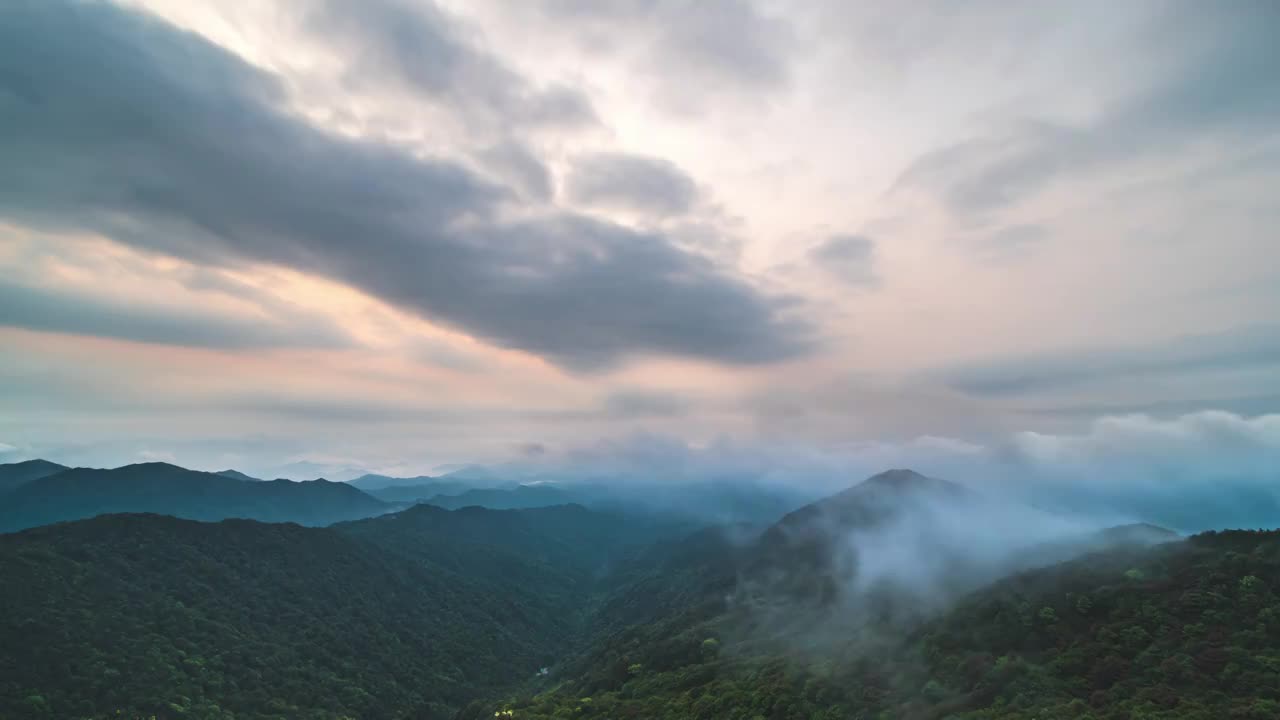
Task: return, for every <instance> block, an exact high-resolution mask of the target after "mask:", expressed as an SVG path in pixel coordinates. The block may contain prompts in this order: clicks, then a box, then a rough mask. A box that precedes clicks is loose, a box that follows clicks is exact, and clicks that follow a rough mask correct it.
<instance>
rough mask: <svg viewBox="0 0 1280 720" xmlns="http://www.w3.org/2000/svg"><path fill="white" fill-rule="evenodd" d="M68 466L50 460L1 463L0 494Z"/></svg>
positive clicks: (65, 468)
mask: <svg viewBox="0 0 1280 720" xmlns="http://www.w3.org/2000/svg"><path fill="white" fill-rule="evenodd" d="M67 469H68V468H67V466H65V465H59V464H58V463H54V462H49V461H48V460H24V461H22V462H17V463H7V464H4V465H0V495H3V494H4V493H7V492H9V491H10V490H15V489H17V488H19V487H21V486H23V485H26V484H27V483H29V482H31V481H32V480H39V479H40V478H42V477H45V476H47V475H52V474H54V473H59V472H62V471H63V470H67Z"/></svg>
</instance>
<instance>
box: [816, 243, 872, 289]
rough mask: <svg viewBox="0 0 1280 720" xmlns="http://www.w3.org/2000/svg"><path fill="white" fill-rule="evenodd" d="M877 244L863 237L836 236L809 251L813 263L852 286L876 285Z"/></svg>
mask: <svg viewBox="0 0 1280 720" xmlns="http://www.w3.org/2000/svg"><path fill="white" fill-rule="evenodd" d="M875 250H876V244H875V242H874V241H872V240H871V238H868V237H863V236H861V235H833V236H831V237H829V238H827V239H826V240H824V241H823V242H822V243H821V244H819V245H818V246H816V247H814V248H813V249H812V250H810V251H809V260H810V261H811V262H813V264H815V265H817V266H818V267H820V268H822V269H823V270H824V271H826V272H827V273H829V274H830V275H831V276H832V277H834V278H836V279H837V280H839V281H840V282H843V283H845V284H848V285H875V284H876V283H877V282H879V277H878V276H877V275H876V272H875Z"/></svg>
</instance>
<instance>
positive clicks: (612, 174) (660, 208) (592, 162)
mask: <svg viewBox="0 0 1280 720" xmlns="http://www.w3.org/2000/svg"><path fill="white" fill-rule="evenodd" d="M565 195H566V196H567V197H568V199H569V200H571V201H573V202H575V203H578V204H580V205H585V206H594V207H603V208H613V209H621V210H631V211H635V212H640V213H648V214H653V215H658V216H666V215H682V214H684V213H687V212H689V211H690V210H692V209H693V206H694V204H695V203H696V202H697V200H698V186H697V185H696V184H695V183H694V181H693V178H691V177H689V176H688V175H687V174H685V172H684V171H683V170H681V169H680V168H679V167H677V166H676V165H675V164H674V163H672V162H670V161H668V160H664V159H662V158H656V157H648V156H644V155H629V154H626V153H592V154H589V155H582V156H579V157H577V158H575V159H574V161H573V164H572V165H571V167H570V168H569V175H568V177H566V178H565Z"/></svg>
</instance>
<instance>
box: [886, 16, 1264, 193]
mask: <svg viewBox="0 0 1280 720" xmlns="http://www.w3.org/2000/svg"><path fill="white" fill-rule="evenodd" d="M1278 35H1280V8H1278V7H1277V6H1276V5H1275V4H1274V3H1270V2H1265V1H1249V0H1246V1H1245V2H1239V3H1172V4H1166V5H1165V6H1164V9H1163V12H1162V13H1159V14H1157V17H1156V19H1155V20H1154V21H1153V22H1152V23H1151V24H1150V25H1149V27H1148V31H1147V33H1146V35H1145V37H1142V38H1141V43H1142V44H1141V47H1140V48H1139V50H1140V51H1141V54H1140V55H1139V56H1138V59H1146V60H1154V64H1155V66H1156V67H1158V68H1160V71H1159V72H1158V73H1157V74H1156V76H1155V77H1153V78H1148V79H1147V80H1146V81H1145V82H1143V83H1141V84H1140V86H1139V88H1138V89H1136V90H1131V91H1129V92H1127V93H1124V94H1122V95H1120V96H1119V97H1116V98H1112V99H1111V101H1110V102H1108V103H1107V104H1105V106H1104V107H1103V108H1102V110H1101V112H1100V113H1099V114H1098V116H1097V117H1096V118H1094V119H1092V120H1090V121H1088V122H1084V123H1081V124H1075V125H1069V124H1063V123H1059V122H1050V121H1043V120H1033V119H1027V120H1026V121H1024V122H1022V123H1019V124H1017V125H1014V126H1013V127H1010V128H1007V129H1006V130H1005V131H1002V132H1000V131H998V132H995V133H991V134H988V135H984V136H980V137H976V138H972V139H969V140H965V141H961V142H958V143H955V144H952V145H949V146H946V147H943V148H940V149H938V150H935V151H933V152H930V153H927V154H925V155H924V156H922V157H920V158H919V159H918V160H917V161H916V162H915V163H914V164H913V165H912V166H911V167H910V168H908V170H907V171H906V172H905V173H904V174H903V176H902V177H901V178H900V180H899V182H898V185H899V187H911V186H914V187H924V188H926V189H928V190H931V191H933V192H936V193H938V194H939V195H940V196H941V198H942V199H943V200H944V202H946V203H947V204H948V205H949V206H950V207H951V208H952V209H953V210H955V211H957V212H961V213H985V212H989V211H995V210H999V209H1002V208H1005V207H1007V206H1010V205H1012V204H1013V203H1015V202H1017V201H1019V200H1021V199H1023V198H1026V197H1028V196H1030V195H1032V194H1034V193H1036V192H1039V191H1040V190H1042V189H1044V188H1045V187H1046V186H1048V185H1049V184H1051V183H1053V182H1054V181H1057V180H1060V179H1062V178H1064V177H1068V176H1071V175H1073V174H1077V173H1080V172H1082V171H1086V170H1089V169H1093V168H1097V167H1099V166H1103V165H1106V164H1108V163H1115V162H1121V161H1127V160H1131V159H1135V158H1139V157H1149V156H1152V155H1158V154H1160V153H1167V152H1169V151H1170V150H1171V149H1172V148H1174V147H1175V146H1181V145H1183V144H1184V143H1187V142H1191V141H1195V140H1203V139H1206V138H1211V137H1213V134H1214V133H1229V134H1230V136H1231V137H1232V139H1233V142H1234V143H1240V142H1241V141H1242V140H1243V139H1247V138H1254V139H1257V138H1259V137H1268V136H1270V137H1274V136H1275V128H1276V126H1277V121H1278V120H1280V83H1276V82H1275V75H1276V68H1280V43H1276V41H1275V38H1276V37H1277V36H1278ZM1131 64H1133V65H1136V64H1137V63H1131Z"/></svg>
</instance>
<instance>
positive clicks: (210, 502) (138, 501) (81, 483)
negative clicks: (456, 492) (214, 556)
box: [0, 463, 393, 531]
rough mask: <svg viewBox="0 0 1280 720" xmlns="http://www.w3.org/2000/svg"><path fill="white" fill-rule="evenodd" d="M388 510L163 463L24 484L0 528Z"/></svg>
mask: <svg viewBox="0 0 1280 720" xmlns="http://www.w3.org/2000/svg"><path fill="white" fill-rule="evenodd" d="M392 508H393V506H391V505H389V504H387V503H384V502H382V501H380V500H378V499H376V498H373V497H371V496H369V495H367V494H365V493H363V492H361V491H360V490H358V489H357V488H354V487H351V486H349V485H347V484H345V483H335V482H328V481H325V480H312V481H307V482H293V481H290V480H272V481H257V480H239V479H235V478H231V477H226V476H224V475H220V474H217V473H206V472H199V471H195V470H188V469H186V468H182V467H178V466H176V465H171V464H168V463H142V464H137V465H126V466H124V467H119V468H115V469H111V470H97V469H90V468H76V469H68V470H63V471H61V472H57V473H53V474H50V475H46V476H43V477H40V478H38V479H36V480H33V481H31V482H28V483H26V484H24V485H22V486H21V487H19V488H17V489H16V490H14V491H12V492H10V493H9V494H8V495H6V496H5V498H4V503H3V505H2V506H0V530H4V531H12V530H19V529H22V528H27V527H33V526H36V525H45V524H49V523H54V522H60V521H64V520H79V519H84V518H89V517H94V516H96V515H102V514H107V513H122V512H153V513H161V514H165V515H173V516H175V517H181V518H187V519H191V520H208V521H213V520H223V519H227V518H247V519H253V520H261V521H264V522H296V523H299V524H303V525H327V524H330V523H333V522H338V521H341V520H352V519H356V518H361V517H369V516H371V515H377V514H380V513H383V512H387V511H388V510H390V509H392Z"/></svg>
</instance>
